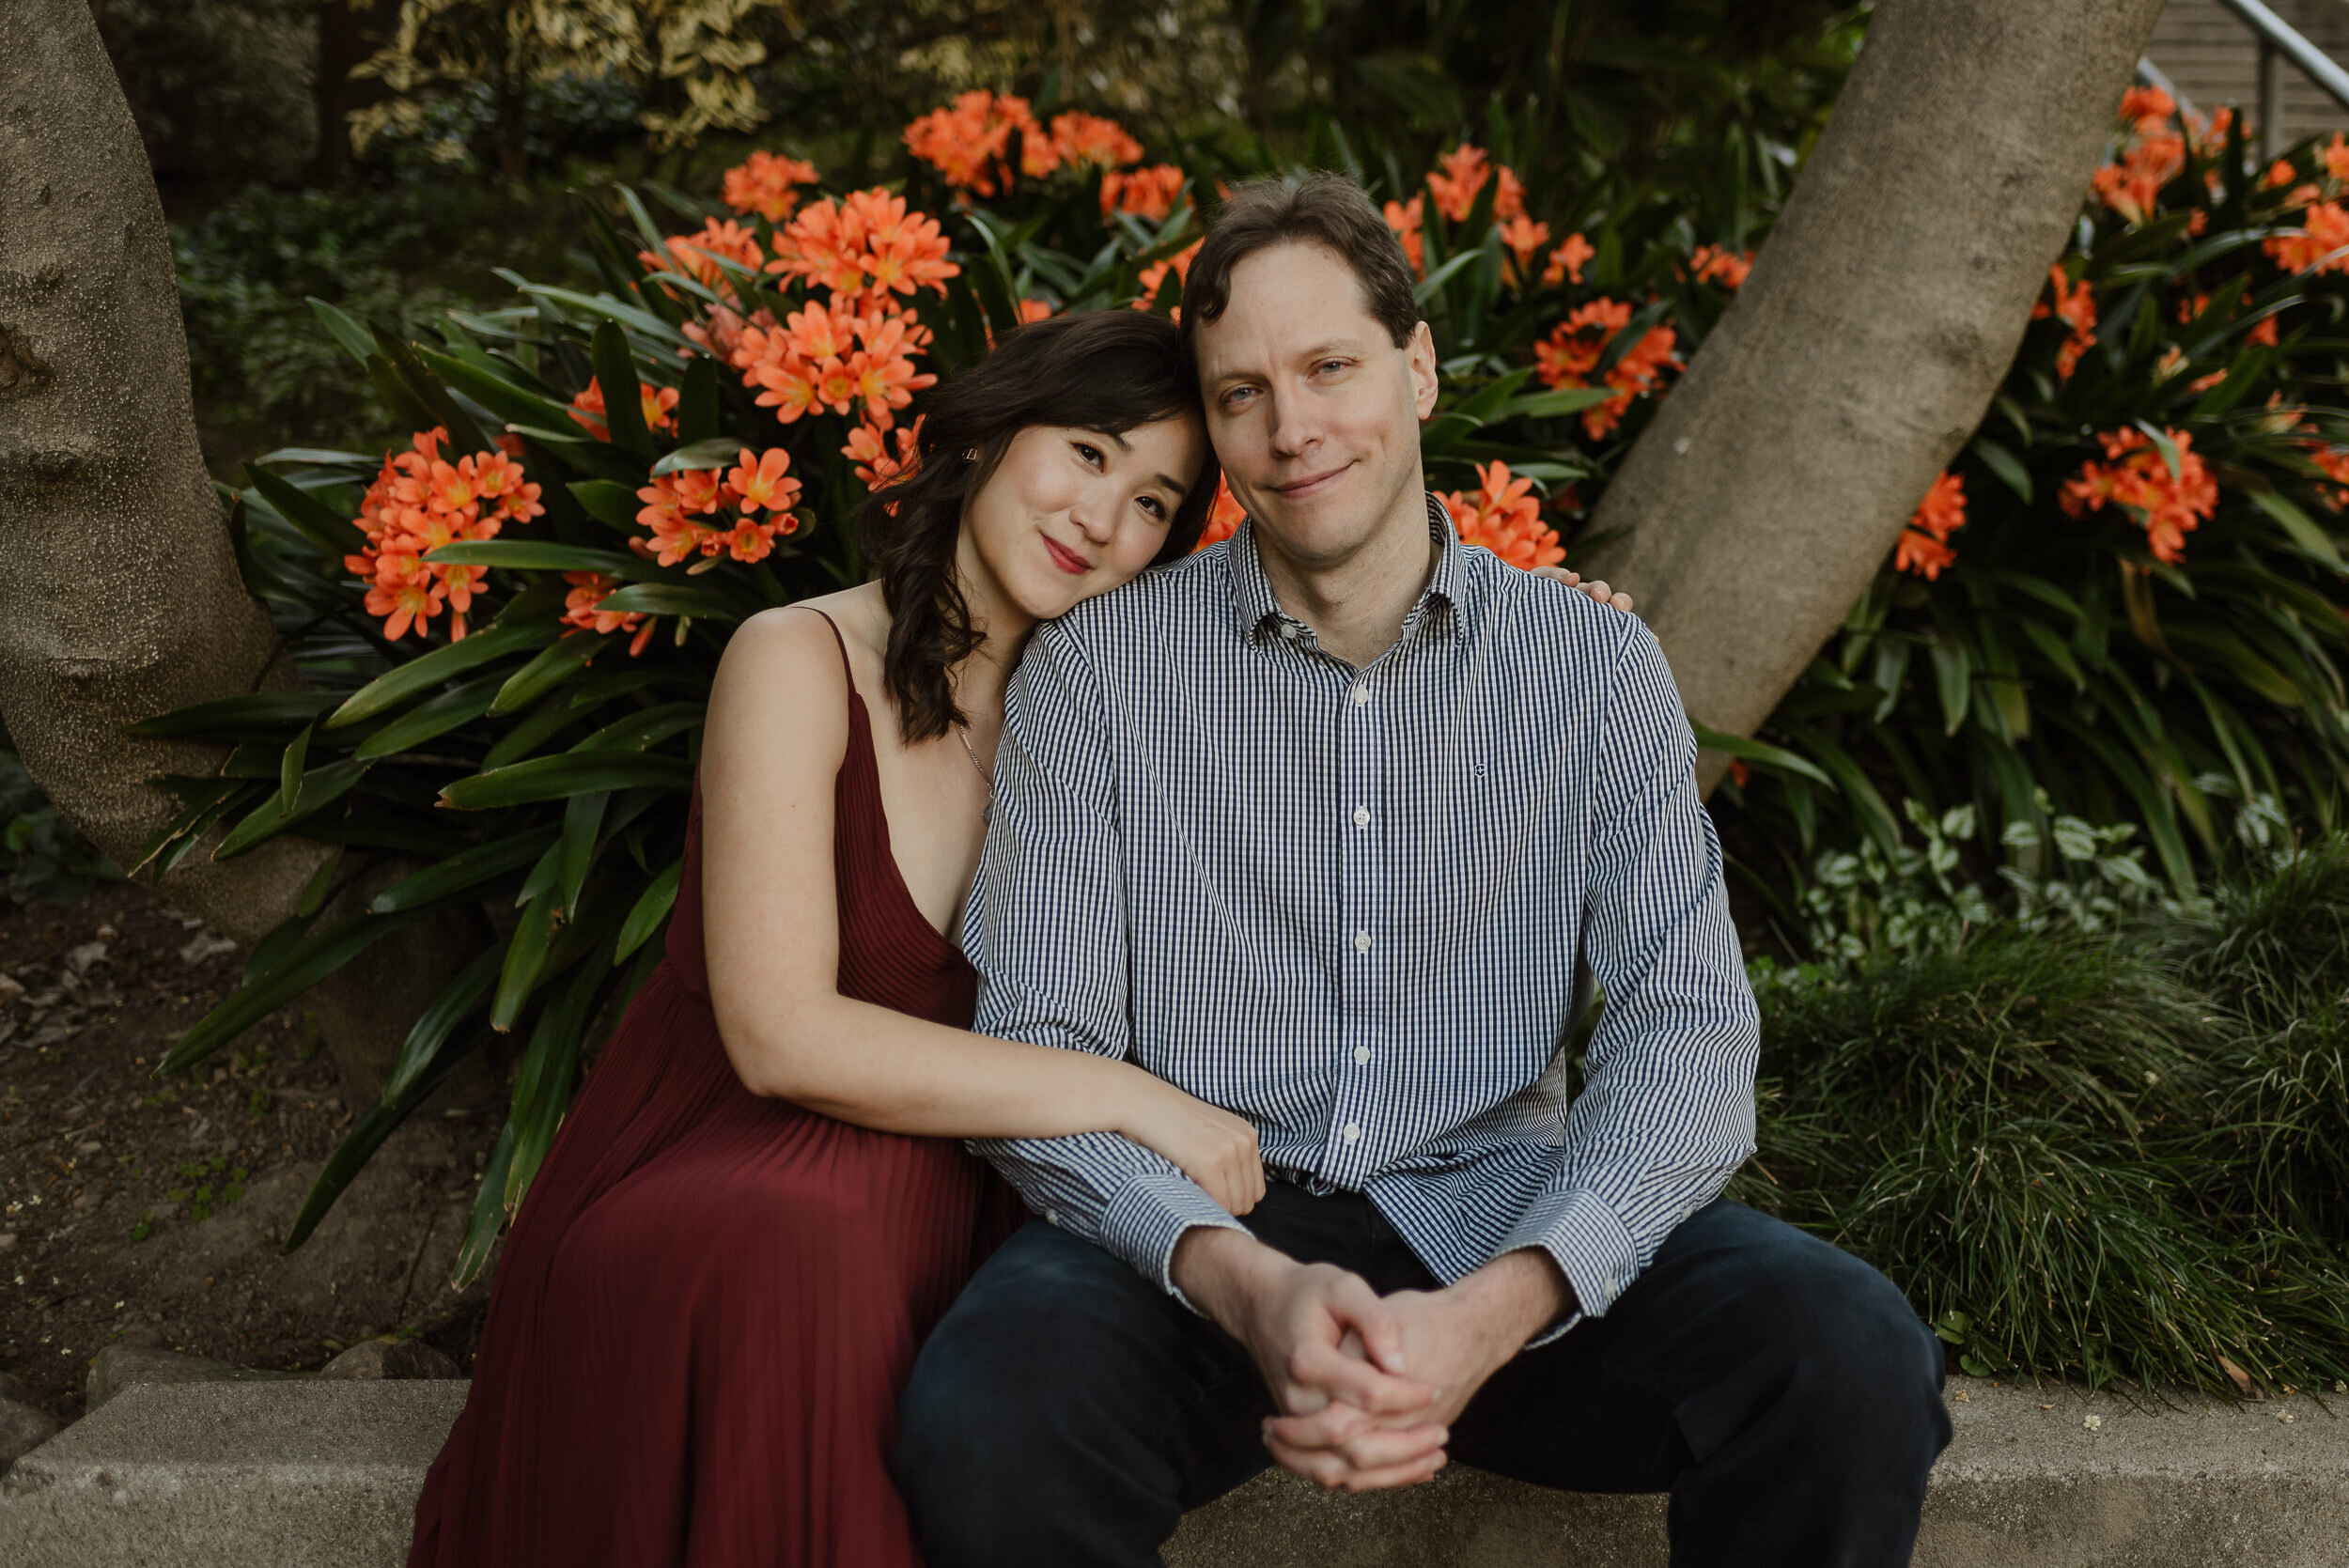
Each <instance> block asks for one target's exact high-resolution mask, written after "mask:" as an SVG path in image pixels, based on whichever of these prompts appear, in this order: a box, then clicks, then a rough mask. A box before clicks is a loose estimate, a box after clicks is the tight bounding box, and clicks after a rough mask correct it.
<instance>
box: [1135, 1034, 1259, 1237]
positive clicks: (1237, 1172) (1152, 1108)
mask: <svg viewBox="0 0 2349 1568" xmlns="http://www.w3.org/2000/svg"><path fill="white" fill-rule="evenodd" d="M1134 1076H1135V1077H1136V1078H1137V1079H1140V1080H1141V1082H1140V1084H1139V1085H1138V1087H1139V1090H1140V1093H1139V1094H1137V1095H1136V1096H1135V1103H1134V1106H1133V1108H1132V1110H1130V1111H1129V1112H1128V1116H1127V1118H1126V1120H1125V1121H1124V1122H1123V1123H1121V1124H1120V1125H1119V1126H1118V1127H1117V1129H1116V1130H1117V1131H1119V1132H1122V1133H1124V1134H1125V1135H1126V1136H1127V1137H1128V1138H1130V1139H1132V1140H1133V1141H1135V1142H1137V1143H1139V1144H1141V1145H1142V1146H1143V1148H1145V1149H1149V1150H1152V1151H1153V1152H1155V1153H1157V1154H1159V1155H1160V1156H1162V1157H1165V1158H1166V1159H1168V1160H1170V1161H1172V1162H1173V1163H1174V1164H1175V1168H1176V1169H1178V1170H1180V1171H1181V1172H1183V1174H1184V1175H1186V1176H1189V1177H1190V1179H1191V1180H1192V1181H1195V1182H1197V1183H1198V1184H1199V1185H1200V1187H1201V1188H1203V1189H1204V1190H1205V1191H1206V1194H1207V1196H1208V1197H1210V1198H1212V1199H1214V1200H1215V1201H1216V1202H1217V1203H1221V1204H1222V1205H1223V1208H1224V1210H1225V1211H1226V1212H1227V1213H1231V1214H1246V1213H1247V1212H1248V1211H1249V1210H1250V1209H1252V1208H1254V1207H1255V1206H1256V1204H1257V1203H1260V1202H1261V1201H1262V1200H1263V1198H1264V1159H1263V1157H1262V1156H1261V1155H1259V1154H1258V1153H1257V1150H1256V1129H1255V1128H1254V1127H1252V1126H1249V1125H1248V1123H1247V1122H1246V1121H1245V1120H1243V1119H1242V1118H1240V1117H1237V1116H1235V1115H1233V1114H1232V1113H1231V1112H1230V1111H1228V1110H1219V1109H1218V1108H1216V1107H1214V1106H1211V1105H1209V1104H1207V1103H1206V1101H1205V1100H1201V1099H1196V1098H1193V1097H1192V1096H1191V1095H1190V1094H1184V1093H1183V1092H1182V1091H1181V1090H1180V1089H1177V1088H1175V1086H1174V1085H1173V1084H1171V1083H1169V1082H1167V1081H1166V1080H1165V1079H1158V1078H1153V1077H1151V1076H1150V1075H1149V1074H1148V1073H1145V1072H1143V1071H1142V1069H1140V1068H1139V1067H1137V1068H1135V1069H1134Z"/></svg>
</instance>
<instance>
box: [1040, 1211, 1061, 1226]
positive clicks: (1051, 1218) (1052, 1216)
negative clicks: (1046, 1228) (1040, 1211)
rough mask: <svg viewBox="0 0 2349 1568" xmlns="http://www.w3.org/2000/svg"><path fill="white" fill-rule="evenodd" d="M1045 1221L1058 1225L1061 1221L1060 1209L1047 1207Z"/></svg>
mask: <svg viewBox="0 0 2349 1568" xmlns="http://www.w3.org/2000/svg"><path fill="white" fill-rule="evenodd" d="M1044 1222H1045V1223H1046V1224H1047V1225H1057V1224H1059V1223H1060V1210H1058V1209H1046V1210H1045V1211H1044Z"/></svg>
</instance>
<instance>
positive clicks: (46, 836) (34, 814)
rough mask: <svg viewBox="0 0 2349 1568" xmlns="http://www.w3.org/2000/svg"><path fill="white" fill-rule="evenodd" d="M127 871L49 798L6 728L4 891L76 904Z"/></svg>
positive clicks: (1, 840)
mask: <svg viewBox="0 0 2349 1568" xmlns="http://www.w3.org/2000/svg"><path fill="white" fill-rule="evenodd" d="M121 876H122V873H121V872H120V871H118V870H117V869H116V867H115V864H114V862H112V861H109V860H108V859H106V857H105V856H104V855H101V854H100V853H99V851H98V847H97V846H95V845H93V844H91V843H90V841H89V840H87V839H86V838H84V837H83V836H82V834H81V831H80V830H79V829H77V828H75V827H74V826H73V824H72V823H70V822H69V821H67V820H66V818H65V814H64V813H62V812H60V811H59V810H57V808H56V807H54V806H53V805H51V804H50V803H49V800H48V797H47V796H45V795H43V794H42V793H41V790H40V786H39V784H35V783H34V782H33V777H32V775H31V774H29V773H27V772H25V771H24V765H23V763H22V762H20V761H19V760H18V759H17V754H16V753H15V752H13V751H11V750H10V749H9V747H8V735H7V732H6V731H0V890H4V891H6V893H8V897H9V898H10V899H11V900H12V901H13V902H15V903H18V904H28V903H30V902H32V901H33V900H35V899H39V900H41V901H42V902H44V903H49V904H70V903H72V902H73V901H74V900H76V899H78V898H80V897H81V896H82V895H83V894H84V893H87V892H89V890H90V889H92V888H94V887H96V886H97V885H98V884H99V883H100V882H102V881H112V880H119V879H120V878H121Z"/></svg>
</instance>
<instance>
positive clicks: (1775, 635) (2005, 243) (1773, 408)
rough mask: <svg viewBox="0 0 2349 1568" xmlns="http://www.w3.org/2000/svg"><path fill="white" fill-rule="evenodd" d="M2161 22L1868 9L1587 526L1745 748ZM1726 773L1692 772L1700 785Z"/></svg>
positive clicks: (1851, 591)
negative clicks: (1721, 308)
mask: <svg viewBox="0 0 2349 1568" xmlns="http://www.w3.org/2000/svg"><path fill="white" fill-rule="evenodd" d="M2161 5H2162V0H2053V3H2046V4H2036V5H2021V4H2015V0H1880V3H1879V4H1878V5H1877V7H1876V8H1875V18H1874V20H1872V21H1871V22H1870V23H1869V27H1868V41H1867V44H1866V46H1865V47H1864V48H1863V49H1862V50H1861V52H1860V55H1859V61H1858V63H1857V64H1856V65H1855V66H1854V68H1853V70H1852V74H1851V79H1850V81H1849V82H1848V83H1847V84H1846V85H1845V86H1844V88H1843V96H1842V97H1841V98H1839V99H1838V100H1837V101H1836V104H1835V114H1834V117H1833V118H1832V119H1831V120H1830V121H1829V122H1828V128H1827V130H1826V131H1825V132H1822V133H1821V135H1820V137H1819V142H1818V146H1817V147H1815V148H1814V149H1813V150H1812V156H1811V161H1810V163H1808V164H1807V165H1806V166H1805V168H1804V170H1803V173H1802V177H1801V179H1799V180H1798V181H1797V184H1796V186H1795V190H1794V192H1793V194H1792V195H1791V196H1790V197H1789V198H1788V200H1787V203H1786V209H1785V211H1784V212H1783V213H1782V214H1781V216H1780V218H1779V220H1778V224H1777V226H1776V227H1775V228H1774V229H1773V230H1772V231H1771V234H1770V238H1769V241H1768V242H1767V243H1766V245H1764V246H1763V248H1762V254H1761V255H1760V256H1758V257H1757V258H1756V259H1755V262H1754V267H1753V272H1752V273H1751V275H1750V277H1748V279H1747V280H1746V284H1745V287H1743V288H1742V289H1740V290H1739V291H1738V295H1737V298H1736V300H1735V303H1732V305H1731V306H1730V308H1729V309H1728V310H1727V311H1726V312H1724V313H1723V315H1722V317H1721V319H1720V322H1719V325H1718V326H1717V327H1716V328H1715V329H1714V332H1713V334H1712V335H1711V336H1710V337H1708V338H1706V339H1705V341H1704V344H1703V347H1702V348H1701V349H1699V350H1698V352H1697V354H1696V356H1695V357H1694V358H1693V359H1692V360H1691V361H1690V362H1689V365H1688V375H1687V376H1686V377H1685V378H1684V379H1683V380H1681V382H1680V384H1679V385H1678V386H1677V387H1675V388H1674V389H1673V390H1672V395H1671V396H1668V397H1666V398H1665V399H1664V400H1663V403H1662V404H1661V406H1660V407H1658V409H1657V413H1656V418H1655V420H1654V421H1653V422H1652V423H1651V424H1650V425H1649V427H1648V428H1647V430H1646V432H1645V433H1644V434H1642V435H1641V438H1640V442H1639V444H1638V445H1637V446H1636V447H1635V448H1634V449H1633V451H1632V452H1631V454H1630V456H1629V457H1628V458H1626V460H1625V462H1624V465H1623V467H1622V469H1621V470H1620V471H1619V472H1618V473H1617V474H1616V475H1615V478H1614V480H1613V482H1612V483H1611V484H1610V486H1609V487H1608V489H1607V492H1606V494H1605V496H1604V497H1603V498H1602V499H1601V500H1600V503H1599V505H1598V508H1597V510H1596V512H1595V514H1594V516H1593V517H1592V520H1591V526H1592V528H1593V529H1594V530H1607V529H1613V528H1626V529H1627V531H1626V533H1625V535H1624V536H1622V537H1621V538H1619V539H1617V540H1615V541H1613V542H1610V544H1608V545H1605V546H1603V547H1601V548H1600V549H1599V550H1598V551H1595V552H1594V554H1595V559H1594V560H1593V561H1592V562H1591V563H1590V564H1589V565H1588V566H1586V567H1583V570H1584V571H1585V572H1586V573H1590V574H1593V575H1597V576H1603V577H1606V578H1608V579H1610V580H1611V581H1613V582H1620V583H1623V584H1625V585H1626V586H1628V587H1630V588H1631V589H1633V590H1634V591H1635V592H1636V593H1637V594H1638V596H1639V598H1640V613H1641V615H1642V616H1643V617H1645V618H1646V620H1647V622H1648V624H1649V625H1650V626H1651V627H1653V628H1654V629H1655V630H1656V634H1657V638H1658V639H1659V640H1661V642H1662V643H1663V645H1664V651H1665V653H1666V655H1667V656H1668V657H1669V658H1670V660H1671V661H1672V676H1673V678H1674V679H1675V680H1676V681H1677V682H1678V683H1679V686H1680V695H1681V700H1682V701H1683V703H1684V704H1686V706H1687V707H1688V713H1689V716H1690V717H1691V718H1692V719H1694V720H1696V721H1697V722H1700V723H1703V724H1704V725H1707V726H1709V727H1711V728H1713V729H1716V730H1721V731H1725V732H1728V733H1731V734H1735V735H1750V734H1752V733H1753V731H1754V729H1755V728H1756V727H1757V726H1759V725H1760V724H1761V723H1762V722H1763V721H1764V720H1766V719H1767V718H1768V717H1769V714H1770V710H1771V709H1772V708H1773V707H1775V706H1777V704H1778V700H1779V698H1781V696H1783V695H1784V694H1785V692H1786V691H1787V690H1788V689H1789V688H1790V687H1792V686H1793V685H1794V683H1795V681H1796V679H1797V677H1798V676H1799V675H1801V674H1802V671H1803V669H1804V668H1805V667H1806V666H1807V665H1808V664H1809V663H1810V661H1811V660H1812V656H1813V655H1814V654H1815V653H1817V651H1818V649H1819V647H1820V645H1821V644H1824V643H1825V642H1826V641H1827V639H1828V637H1829V636H1831V635H1832V634H1833V633H1834V631H1835V629H1836V628H1837V627H1838V626H1839V625H1841V624H1842V622H1843V616H1844V614H1845V613H1847V612H1848V611H1849V610H1850V608H1851V605H1852V603H1853V601H1854V600H1856V599H1857V598H1859V595H1860V593H1861V592H1862V591H1863V590H1864V589H1865V588H1866V586H1867V584H1868V581H1869V579H1870V578H1872V577H1873V576H1874V575H1875V571H1876V568H1877V567H1879V566H1881V565H1882V564H1883V561H1884V558H1885V555H1886V553H1887V551H1890V549H1891V547H1892V543H1893V541H1894V539H1895V538H1897V537H1898V536H1899V533H1900V529H1901V525H1902V524H1903V523H1904V522H1905V521H1906V520H1907V518H1908V517H1909V515H1910V514H1911V513H1912V512H1913V511H1915V509H1916V506H1917V503H1918V502H1919V501H1920V500H1921V498H1922V497H1923V495H1924V493H1925V489H1926V487H1927V486H1929V485H1930V484H1931V483H1932V482H1933V477H1934V475H1935V474H1937V472H1939V470H1940V469H1941V468H1942V467H1944V466H1945V465H1946V464H1948V463H1949V461H1950V460H1951V459H1952V458H1953V457H1955V456H1956V454H1957V451H1958V449H1959V447H1960V446H1962V445H1963V444H1964V443H1965V442H1966V441H1967V440H1968V437H1969V436H1971V434H1972V433H1973V430H1974V428H1975V427H1976V426H1977V425H1979V424H1980V423H1981V421H1982V416H1983V411H1985V410H1986V409H1987V408H1988V407H1989V404H1990V399H1991V397H1992V396H1993V395H1994V394H1995V393H1996V392H1997V391H1998V387H1999V382H2000V380H2002V379H2003V378H2004V377H2005V374H2006V370H2007V366H2008V365H2009V364H2010V363H2011V362H2012V361H2013V359H2014V357H2015V348H2016V346H2017V345H2018V344H2019V343H2020V342H2021V341H2022V334H2023V331H2024V328H2025V327H2026V326H2027V325H2028V324H2029V321H2030V306H2031V302H2032V300H2033V299H2034V298H2035V297H2036V296H2037V294H2038V292H2039V290H2040V289H2041V288H2042V287H2045V286H2046V279H2047V268H2048V266H2049V264H2050V263H2051V262H2053V261H2054V260H2055V258H2056V257H2057V256H2059V255H2060V254H2061V251H2062V248H2063V243H2064V239H2065V236H2066V235H2067V234H2068V233H2069V231H2070V228H2071V225H2072V221H2073V218H2074V216H2075V215H2076V214H2077V212H2078V210H2079V206H2080V202H2081V200H2082V198H2083V196H2084V195H2085V194H2086V193H2087V189H2088V178H2089V175H2090V172H2091V171H2092V169H2093V168H2094V166H2095V163H2096V161H2097V158H2098V156H2099V154H2100V152H2101V151H2102V149H2103V147H2104V145H2105V140H2106V138H2107V136H2108V135H2109V134H2110V132H2111V130H2112V121H2113V116H2114V115H2115V113H2116V112H2117V110H2118V108H2119V105H2120V101H2121V93H2122V90H2123V88H2124V87H2126V86H2127V85H2128V82H2129V75H2130V71H2131V70H2132V69H2133V67H2134V65H2135V62H2136V60H2137V58H2138V55H2139V52H2140V51H2141V50H2142V49H2143V47H2144V43H2145V40H2146V39H2147V38H2148V37H2149V36H2150V35H2151V33H2152V31H2153V26H2154V21H2155V17H2156V16H2157V15H2158V14H2159V13H2160V10H2161ZM1727 763H1728V759H1727V758H1726V757H1723V756H1721V755H1720V754H1719V753H1706V754H1705V756H1704V758H1703V761H1702V763H1701V765H1700V768H1699V778H1700V780H1701V782H1702V783H1703V784H1704V785H1705V786H1706V787H1708V788H1709V787H1710V786H1711V785H1712V784H1713V783H1714V782H1716V781H1717V780H1718V779H1719V777H1720V774H1721V772H1722V771H1723V770H1724V769H1725V768H1726V767H1727Z"/></svg>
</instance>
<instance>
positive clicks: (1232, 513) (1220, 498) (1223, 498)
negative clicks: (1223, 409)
mask: <svg viewBox="0 0 2349 1568" xmlns="http://www.w3.org/2000/svg"><path fill="white" fill-rule="evenodd" d="M1414 199H1417V198H1414ZM1247 520H1248V508H1247V507H1245V506H1242V505H1240V504H1239V501H1238V499H1237V497H1235V496H1234V495H1233V494H1232V482H1231V480H1230V479H1228V478H1226V477H1224V476H1223V475H1221V474H1218V475H1217V476H1216V481H1215V501H1214V503H1213V504H1212V505H1209V506H1208V508H1207V520H1206V525H1205V526H1204V527H1202V528H1201V529H1200V530H1199V542H1198V543H1197V544H1195V545H1193V546H1191V553H1192V554H1194V555H1196V554H1198V553H1199V551H1203V550H1205V549H1206V548H1207V547H1208V546H1209V545H1220V544H1221V543H1222V542H1223V541H1224V540H1226V539H1228V538H1230V537H1231V536H1233V535H1235V534H1237V533H1238V532H1239V525H1240V524H1241V523H1243V522H1246V521H1247Z"/></svg>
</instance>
